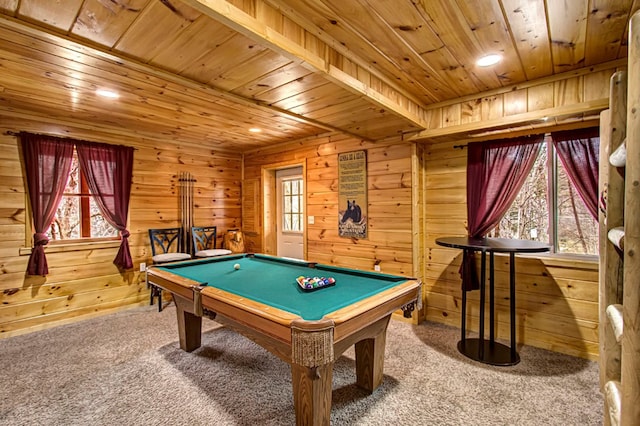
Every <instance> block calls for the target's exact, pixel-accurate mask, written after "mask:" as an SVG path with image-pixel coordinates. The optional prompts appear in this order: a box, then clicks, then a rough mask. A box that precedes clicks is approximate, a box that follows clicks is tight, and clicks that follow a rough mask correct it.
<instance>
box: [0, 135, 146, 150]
mask: <svg viewBox="0 0 640 426" xmlns="http://www.w3.org/2000/svg"><path fill="white" fill-rule="evenodd" d="M20 133H21V132H14V131H13V130H7V131H6V132H4V134H5V135H6V136H20ZM25 133H31V134H32V135H40V136H51V137H54V138H66V137H67V136H58V135H52V134H50V133H34V132H25ZM68 139H75V138H68ZM77 140H80V139H77ZM96 143H105V142H96ZM107 145H116V144H107ZM117 145H119V146H124V147H129V146H128V145H122V144H117ZM132 148H133V150H134V151H137V150H138V148H136V147H132Z"/></svg>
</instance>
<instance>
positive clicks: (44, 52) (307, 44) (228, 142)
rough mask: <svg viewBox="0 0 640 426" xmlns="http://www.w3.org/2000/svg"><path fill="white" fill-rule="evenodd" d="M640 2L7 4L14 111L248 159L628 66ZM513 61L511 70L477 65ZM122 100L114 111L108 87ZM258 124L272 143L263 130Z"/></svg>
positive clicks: (4, 22) (391, 131)
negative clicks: (268, 149) (548, 80)
mask: <svg viewBox="0 0 640 426" xmlns="http://www.w3.org/2000/svg"><path fill="white" fill-rule="evenodd" d="M639 7H640V0H635V1H634V0H571V1H548V0H228V1H225V0H182V1H180V0H64V1H52V0H0V71H1V73H2V74H1V75H2V78H1V79H0V101H1V103H2V105H0V116H3V117H5V118H9V119H10V118H11V117H21V116H23V115H24V114H29V116H35V117H43V118H47V119H48V120H49V121H51V120H55V121H56V122H58V123H61V124H62V125H73V124H74V123H86V122H89V123H94V124H95V125H96V126H105V127H110V128H121V129H127V130H129V131H132V132H133V131H135V133H136V134H139V135H141V136H148V137H154V138H158V139H161V140H175V141H180V142H181V143H188V144H197V145H202V146H206V147H207V148H213V147H217V148H220V149H229V150H236V151H241V152H242V151H247V150H252V149H256V148H260V147H264V146H267V145H273V144H276V143H280V142H287V141H292V140H299V139H303V138H307V137H311V136H314V135H317V134H321V133H326V132H327V131H334V130H336V131H341V132H346V133H348V134H352V135H355V136H357V137H359V138H362V139H367V140H378V139H382V138H385V137H389V136H393V135H398V134H403V135H411V134H412V133H415V132H417V131H419V130H422V129H424V128H426V127H427V123H426V122H425V121H426V120H425V111H426V110H428V109H429V108H430V107H433V106H434V105H437V104H438V103H442V102H447V101H450V100H452V99H456V98H460V97H465V96H468V95H472V94H477V93H482V92H485V91H490V90H495V89H500V88H507V87H509V86H511V85H514V84H517V83H523V82H527V81H532V80H536V79H539V78H543V77H547V76H552V75H555V74H559V73H564V72H566V71H571V70H576V69H579V68H584V67H588V66H592V65H597V64H601V63H606V62H609V61H613V60H616V59H620V58H625V57H626V55H627V43H626V39H627V32H628V29H627V22H628V19H629V18H630V16H631V14H632V13H633V12H634V11H636V10H637V9H638V8H639ZM486 53H500V54H501V55H503V60H502V61H501V62H500V63H499V64H498V65H496V66H493V67H487V68H481V67H478V66H476V65H475V61H476V59H477V58H478V57H480V56H481V55H483V54H486ZM99 88H107V89H111V90H115V91H117V92H118V93H119V94H120V97H119V98H118V99H116V100H107V99H104V98H101V97H99V96H97V95H96V94H95V90H96V89H99ZM249 128H260V129H262V132H260V133H251V132H249Z"/></svg>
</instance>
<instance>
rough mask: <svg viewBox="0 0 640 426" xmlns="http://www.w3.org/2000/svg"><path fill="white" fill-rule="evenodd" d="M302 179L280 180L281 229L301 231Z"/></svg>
mask: <svg viewBox="0 0 640 426" xmlns="http://www.w3.org/2000/svg"><path fill="white" fill-rule="evenodd" d="M302 192H303V191H302V179H286V180H283V181H282V230H283V231H285V232H302V221H303V220H302V219H303V218H302V213H303V211H302V202H303V195H304V194H303V193H302Z"/></svg>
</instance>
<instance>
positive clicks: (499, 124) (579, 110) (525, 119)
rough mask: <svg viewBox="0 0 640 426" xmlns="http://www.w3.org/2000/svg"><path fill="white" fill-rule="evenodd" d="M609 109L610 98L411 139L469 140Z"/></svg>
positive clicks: (432, 131)
mask: <svg viewBox="0 0 640 426" xmlns="http://www.w3.org/2000/svg"><path fill="white" fill-rule="evenodd" d="M608 107H609V98H603V99H597V100H593V101H588V102H581V103H577V104H571V105H563V106H559V107H554V108H546V109H540V110H537V111H531V112H525V113H522V114H514V115H509V116H506V117H501V118H496V119H492V120H481V121H476V122H473V123H464V124H458V125H454V126H448V127H440V128H437V129H428V130H423V131H421V132H418V133H417V134H415V135H413V136H412V137H410V138H409V140H410V141H422V142H429V141H433V140H435V139H442V138H445V137H447V138H451V137H459V138H460V139H468V138H472V137H474V133H483V132H489V131H493V130H501V129H507V128H511V127H515V126H522V125H529V124H540V123H541V122H543V120H546V119H548V118H557V119H561V118H562V117H571V116H575V115H578V114H586V115H588V114H593V113H599V112H600V111H602V110H604V109H607V108H608Z"/></svg>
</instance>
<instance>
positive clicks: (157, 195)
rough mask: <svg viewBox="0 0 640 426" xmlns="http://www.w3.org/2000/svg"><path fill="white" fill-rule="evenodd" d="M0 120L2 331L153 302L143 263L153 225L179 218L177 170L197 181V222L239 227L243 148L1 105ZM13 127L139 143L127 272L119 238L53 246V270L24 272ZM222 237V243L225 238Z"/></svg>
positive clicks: (21, 196)
mask: <svg viewBox="0 0 640 426" xmlns="http://www.w3.org/2000/svg"><path fill="white" fill-rule="evenodd" d="M0 123H1V124H0V198H1V199H2V203H1V204H0V338H1V337H8V336H12V335H17V334H22V333H25V332H29V331H35V330H38V329H42V328H47V327H51V326H54V325H59V324H63V323H67V322H72V321H77V320H79V319H81V318H87V317H90V316H93V315H100V314H104V313H107V312H110V311H113V310H116V309H122V308H126V307H130V306H135V305H144V304H148V303H149V301H148V299H149V296H148V290H147V288H146V285H145V281H144V273H142V274H141V273H140V272H138V271H139V264H140V262H146V263H147V264H149V263H150V261H151V256H150V250H151V249H150V246H149V237H148V229H149V228H163V227H172V226H178V225H179V202H178V183H177V175H178V174H179V173H180V172H182V171H185V172H186V171H188V172H191V173H192V175H193V177H194V178H195V179H196V181H197V182H196V183H195V188H194V192H195V196H194V203H195V206H196V208H195V209H194V210H195V212H194V224H195V225H217V226H218V230H219V232H220V233H222V232H224V231H225V230H226V229H228V228H239V227H240V224H241V219H240V218H241V198H240V192H241V190H240V188H241V173H242V157H241V156H240V155H239V154H236V153H223V152H217V151H215V150H203V149H202V147H198V146H185V145H181V144H180V143H179V142H172V141H157V140H149V139H145V138H143V137H140V136H139V135H136V134H135V131H133V130H132V131H130V132H128V134H126V133H127V132H126V131H125V132H123V130H122V129H97V128H95V127H92V126H91V125H90V123H88V125H87V126H77V127H73V126H61V125H58V124H56V123H51V122H46V121H45V120H43V119H42V118H39V119H38V120H37V121H34V120H31V119H19V118H15V116H3V115H2V112H1V111H0ZM7 130H10V131H14V132H17V131H20V130H25V131H30V132H41V133H48V132H56V133H57V134H60V133H58V132H65V133H66V134H67V135H68V136H69V137H74V138H78V139H85V140H92V141H96V142H104V143H112V144H120V145H128V146H133V147H135V148H136V151H135V153H134V166H133V187H132V191H131V204H130V210H129V227H128V229H129V231H130V232H131V236H130V238H129V242H130V248H131V254H132V257H133V261H134V264H135V267H134V269H133V270H132V271H128V272H125V273H120V272H119V271H118V269H117V268H116V267H115V266H114V265H113V264H112V261H113V258H114V257H115V255H116V252H117V250H118V244H117V243H116V244H108V245H107V246H106V247H104V246H101V245H93V246H85V247H84V248H83V249H82V250H75V251H68V250H64V251H56V252H55V253H48V254H47V260H48V263H49V271H50V274H49V275H48V276H46V277H44V278H43V277H29V276H25V270H26V265H27V261H28V255H27V254H26V252H28V250H25V247H26V246H27V244H25V235H26V234H25V232H26V231H25V226H26V225H25V222H26V219H25V211H26V196H25V185H24V180H23V171H22V165H21V160H20V156H21V154H20V148H19V142H18V138H17V137H15V136H9V135H6V134H5V132H6V131H7ZM123 133H125V134H123ZM218 241H219V244H220V241H221V239H219V240H218ZM29 244H30V243H29ZM51 248H52V246H49V247H48V248H47V251H50V250H51ZM20 252H22V253H23V254H22V255H21V254H20ZM149 309H152V310H153V309H155V308H151V307H150V308H149Z"/></svg>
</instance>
